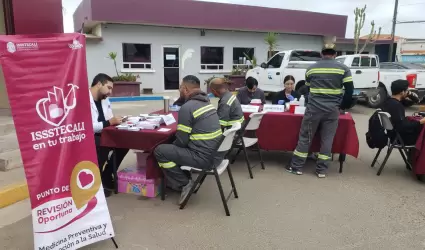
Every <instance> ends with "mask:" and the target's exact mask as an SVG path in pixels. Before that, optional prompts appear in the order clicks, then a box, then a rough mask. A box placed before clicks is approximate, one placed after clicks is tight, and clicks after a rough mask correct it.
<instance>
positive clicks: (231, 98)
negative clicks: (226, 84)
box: [227, 95, 236, 106]
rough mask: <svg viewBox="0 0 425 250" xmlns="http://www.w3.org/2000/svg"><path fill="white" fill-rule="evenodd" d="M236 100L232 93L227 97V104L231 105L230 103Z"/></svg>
mask: <svg viewBox="0 0 425 250" xmlns="http://www.w3.org/2000/svg"><path fill="white" fill-rule="evenodd" d="M235 100H236V96H235V95H232V97H230V98H229V100H228V101H227V105H229V106H231V105H232V103H233V102H234V101H235Z"/></svg>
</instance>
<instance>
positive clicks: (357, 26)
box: [354, 5, 382, 54]
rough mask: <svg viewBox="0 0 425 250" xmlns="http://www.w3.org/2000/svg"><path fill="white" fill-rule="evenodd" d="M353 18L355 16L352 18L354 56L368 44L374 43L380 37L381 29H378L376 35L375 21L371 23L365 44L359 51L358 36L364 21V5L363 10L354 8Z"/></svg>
mask: <svg viewBox="0 0 425 250" xmlns="http://www.w3.org/2000/svg"><path fill="white" fill-rule="evenodd" d="M354 16H355V18H354V45H355V49H354V51H355V53H356V54H360V53H362V52H363V51H364V50H365V48H366V46H367V45H368V44H369V43H374V42H376V40H377V39H378V38H379V36H380V35H381V29H382V27H379V29H378V33H377V32H376V30H375V21H372V22H371V23H370V25H371V29H370V33H369V35H368V37H367V39H366V41H365V43H364V44H363V46H362V48H361V49H360V50H359V41H360V34H361V31H362V29H363V26H364V22H365V20H366V5H365V6H364V7H363V8H356V9H355V10H354Z"/></svg>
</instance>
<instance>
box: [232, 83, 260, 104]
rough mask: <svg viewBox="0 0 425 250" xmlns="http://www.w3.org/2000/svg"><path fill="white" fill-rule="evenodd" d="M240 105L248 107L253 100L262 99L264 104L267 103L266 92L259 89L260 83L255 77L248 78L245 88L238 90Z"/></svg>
mask: <svg viewBox="0 0 425 250" xmlns="http://www.w3.org/2000/svg"><path fill="white" fill-rule="evenodd" d="M236 97H237V98H238V100H239V102H240V104H243V105H247V104H250V103H251V100H252V99H260V100H261V103H262V104H265V103H266V97H265V96H264V91H262V90H261V89H259V88H258V81H257V80H256V79H255V78H254V77H248V78H247V79H246V81H245V87H242V88H240V89H239V90H238V94H237V96H236Z"/></svg>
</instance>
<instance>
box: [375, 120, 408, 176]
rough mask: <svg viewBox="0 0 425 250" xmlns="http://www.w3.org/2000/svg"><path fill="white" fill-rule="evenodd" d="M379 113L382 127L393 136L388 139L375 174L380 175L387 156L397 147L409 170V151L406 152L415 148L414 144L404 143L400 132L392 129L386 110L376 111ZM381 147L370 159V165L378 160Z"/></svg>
mask: <svg viewBox="0 0 425 250" xmlns="http://www.w3.org/2000/svg"><path fill="white" fill-rule="evenodd" d="M378 115H379V119H380V120H381V124H382V127H383V128H384V129H385V130H386V132H387V135H390V134H392V135H394V136H393V137H394V138H390V139H389V140H388V146H387V147H388V150H387V155H386V156H385V159H384V161H383V162H382V164H381V167H380V168H379V170H378V173H377V174H376V175H378V176H379V175H381V172H382V170H383V169H384V167H385V164H386V163H387V161H388V158H389V157H390V155H391V153H392V151H393V149H394V148H396V149H398V151H399V152H400V154H401V157H402V158H403V160H404V162H405V163H406V167H407V169H409V170H411V169H412V165H411V164H410V162H409V161H408V157H407V156H409V153H408V151H407V150H408V149H413V148H415V145H405V144H404V142H403V139H402V138H401V136H400V134H399V133H398V131H396V130H395V129H394V126H393V123H392V122H391V119H390V118H391V115H390V114H388V113H387V112H378ZM381 151H382V148H381V149H379V150H378V152H377V153H376V156H375V158H374V159H373V161H372V165H371V167H374V166H375V163H376V161H377V160H378V157H379V154H380V153H381Z"/></svg>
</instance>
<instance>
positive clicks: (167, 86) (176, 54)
mask: <svg viewBox="0 0 425 250" xmlns="http://www.w3.org/2000/svg"><path fill="white" fill-rule="evenodd" d="M162 50H163V51H162V58H163V62H164V90H177V89H179V85H180V48H179V46H164V47H163V48H162Z"/></svg>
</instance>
